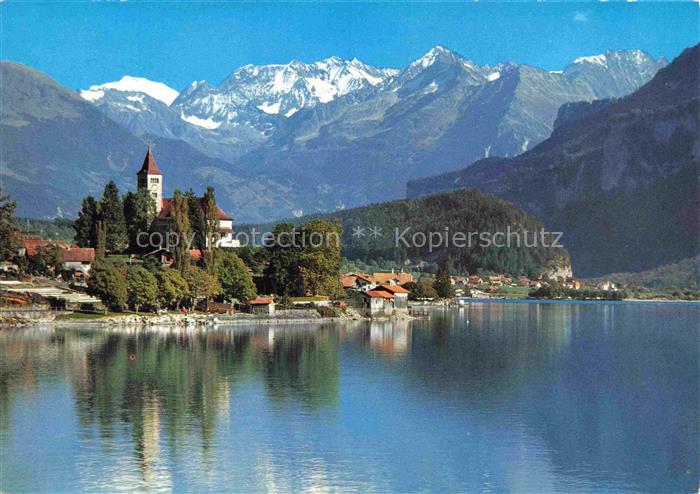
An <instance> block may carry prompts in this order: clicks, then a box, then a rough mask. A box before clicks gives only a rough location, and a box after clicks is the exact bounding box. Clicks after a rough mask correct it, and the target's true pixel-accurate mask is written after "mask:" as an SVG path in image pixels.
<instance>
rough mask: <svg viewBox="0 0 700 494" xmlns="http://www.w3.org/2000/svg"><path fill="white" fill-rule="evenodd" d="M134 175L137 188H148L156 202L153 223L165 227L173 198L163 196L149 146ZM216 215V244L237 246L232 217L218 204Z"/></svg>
mask: <svg viewBox="0 0 700 494" xmlns="http://www.w3.org/2000/svg"><path fill="white" fill-rule="evenodd" d="M136 177H137V182H136V187H137V188H138V190H142V189H146V190H148V191H149V192H150V193H151V197H153V200H154V201H155V203H156V218H155V220H154V221H155V223H157V224H160V225H162V226H165V227H167V225H169V224H171V223H172V221H173V204H174V200H173V198H171V197H163V173H162V172H161V171H160V169H159V168H158V165H157V164H156V159H155V158H154V157H153V152H152V151H151V147H150V146H149V147H148V151H147V152H146V157H145V158H144V160H143V165H142V166H141V169H140V170H139V171H138V173H137V174H136ZM200 200H201V198H200ZM216 216H217V219H218V220H219V238H218V240H217V242H216V246H217V247H239V246H240V244H239V242H238V240H236V239H234V238H233V218H231V217H230V216H228V215H227V214H226V213H224V212H223V211H222V210H221V208H219V207H218V206H217V211H216ZM165 229H167V228H165Z"/></svg>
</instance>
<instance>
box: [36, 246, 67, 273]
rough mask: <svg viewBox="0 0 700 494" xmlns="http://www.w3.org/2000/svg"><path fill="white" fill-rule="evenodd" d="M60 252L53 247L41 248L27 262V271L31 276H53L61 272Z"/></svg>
mask: <svg viewBox="0 0 700 494" xmlns="http://www.w3.org/2000/svg"><path fill="white" fill-rule="evenodd" d="M62 264H63V263H62V262H61V250H60V249H59V248H58V247H57V246H55V245H53V244H49V245H47V246H42V247H39V248H38V249H37V253H36V254H35V255H34V256H33V257H32V258H31V259H30V261H29V270H30V271H31V272H32V273H33V274H37V275H46V276H53V275H55V274H56V273H58V272H59V271H60V270H61V266H62Z"/></svg>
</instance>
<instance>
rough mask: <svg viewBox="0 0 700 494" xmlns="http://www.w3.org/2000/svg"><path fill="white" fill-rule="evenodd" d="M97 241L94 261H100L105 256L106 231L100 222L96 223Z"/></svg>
mask: <svg viewBox="0 0 700 494" xmlns="http://www.w3.org/2000/svg"><path fill="white" fill-rule="evenodd" d="M96 229H97V240H96V242H95V260H97V261H100V260H102V259H104V258H105V255H106V254H107V231H106V229H105V224H104V222H103V221H102V220H98V221H97V227H96Z"/></svg>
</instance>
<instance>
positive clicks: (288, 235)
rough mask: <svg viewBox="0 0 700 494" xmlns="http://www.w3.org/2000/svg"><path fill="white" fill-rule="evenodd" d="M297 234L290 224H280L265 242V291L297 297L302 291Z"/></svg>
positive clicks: (299, 247)
mask: <svg viewBox="0 0 700 494" xmlns="http://www.w3.org/2000/svg"><path fill="white" fill-rule="evenodd" d="M298 236H299V232H298V231H296V230H295V228H294V226H293V225H292V224H290V223H280V224H278V225H276V226H275V228H274V229H273V230H272V235H271V237H270V238H269V239H267V242H266V249H265V250H266V251H267V256H266V257H267V258H268V263H267V267H266V268H265V271H264V275H263V276H264V285H265V291H267V292H270V293H275V294H277V295H285V294H286V295H289V296H299V295H303V294H304V291H303V289H302V287H301V279H300V276H299V260H300V257H301V242H300V241H298V240H297V239H296V237H298Z"/></svg>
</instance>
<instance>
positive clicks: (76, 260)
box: [61, 247, 95, 276]
mask: <svg viewBox="0 0 700 494" xmlns="http://www.w3.org/2000/svg"><path fill="white" fill-rule="evenodd" d="M61 262H62V263H63V270H64V271H75V272H76V273H80V274H82V275H83V276H87V275H88V274H89V273H90V269H92V265H93V264H94V263H95V249H93V248H92V247H69V248H67V249H61Z"/></svg>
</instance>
